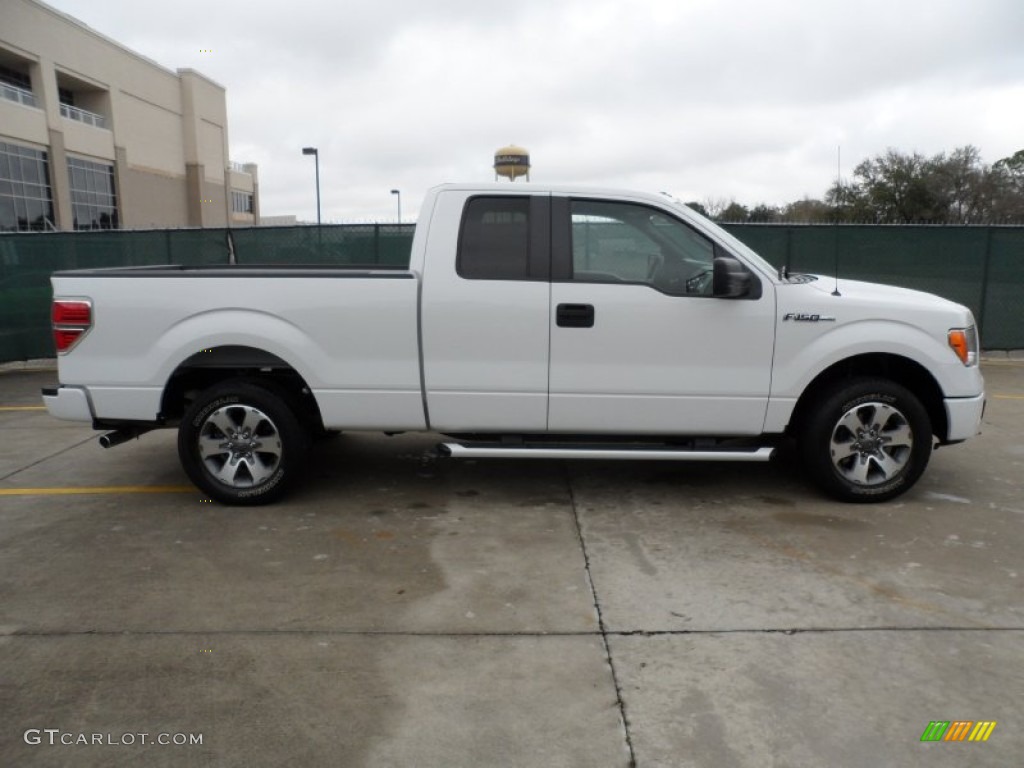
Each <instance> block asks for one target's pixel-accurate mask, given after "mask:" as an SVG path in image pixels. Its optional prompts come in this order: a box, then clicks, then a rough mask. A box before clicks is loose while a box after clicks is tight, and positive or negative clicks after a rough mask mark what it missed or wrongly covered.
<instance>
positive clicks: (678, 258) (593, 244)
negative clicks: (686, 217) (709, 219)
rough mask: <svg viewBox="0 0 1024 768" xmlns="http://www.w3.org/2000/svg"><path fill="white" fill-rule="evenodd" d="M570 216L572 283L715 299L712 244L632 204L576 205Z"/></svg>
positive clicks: (581, 202) (651, 210)
mask: <svg viewBox="0 0 1024 768" xmlns="http://www.w3.org/2000/svg"><path fill="white" fill-rule="evenodd" d="M571 211H572V267H573V280H574V281H576V282H591V283H634V284H635V283H640V284H643V285H650V286H651V287H652V288H656V289H657V290H659V291H662V292H663V293H669V294H673V295H684V294H685V295H694V294H695V295H699V296H710V295H711V294H712V282H713V281H712V275H713V272H712V268H713V264H714V252H715V248H714V244H713V243H712V242H711V241H710V240H708V239H707V238H706V237H704V236H703V235H701V234H699V233H698V232H696V231H695V230H693V229H691V228H690V227H688V226H686V225H685V224H683V223H682V222H681V221H678V220H677V219H674V218H672V217H670V216H668V215H666V214H664V213H662V212H660V211H658V210H656V209H654V208H648V207H646V206H643V205H637V204H634V203H615V202H601V201H594V200H574V201H572V208H571Z"/></svg>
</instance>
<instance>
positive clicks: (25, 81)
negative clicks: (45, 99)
mask: <svg viewBox="0 0 1024 768" xmlns="http://www.w3.org/2000/svg"><path fill="white" fill-rule="evenodd" d="M0 98H3V99H7V100H8V101H16V102H18V103H19V104H24V105H25V106H26V107H34V106H36V97H35V95H34V94H33V93H32V80H31V79H30V78H29V76H28V75H27V74H26V73H24V72H20V71H18V70H16V69H11V68H10V67H5V66H4V65H3V64H0Z"/></svg>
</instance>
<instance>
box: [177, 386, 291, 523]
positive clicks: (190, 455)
mask: <svg viewBox="0 0 1024 768" xmlns="http://www.w3.org/2000/svg"><path fill="white" fill-rule="evenodd" d="M308 448H309V437H308V435H307V433H306V431H305V430H304V429H303V427H302V426H301V422H300V420H299V418H298V417H297V416H296V415H295V409H294V408H293V407H292V406H291V405H290V403H289V397H288V395H287V393H286V392H285V391H284V390H281V389H278V388H276V387H274V386H273V384H272V383H269V382H268V383H266V384H264V383H262V382H259V383H257V382H254V381H252V380H249V379H232V380H229V381H225V382H221V383H220V384H216V385H214V386H212V387H210V388H209V389H207V390H206V391H204V392H203V393H201V394H200V395H199V397H197V398H196V399H195V401H194V402H193V403H192V404H191V405H190V406H189V408H188V410H187V411H186V412H185V416H184V418H183V419H182V421H181V425H180V426H179V427H178V456H179V458H180V459H181V465H182V467H184V469H185V472H186V473H187V474H188V476H189V478H190V479H191V480H192V482H193V483H195V484H196V486H197V487H198V488H199V489H200V490H202V491H204V492H205V493H207V494H208V495H209V496H210V498H212V499H215V500H217V501H219V502H221V503H222V504H230V505H237V506H249V505H256V504H268V503H270V502H272V501H276V500H277V499H279V498H281V497H282V496H283V495H284V494H285V493H286V492H287V491H288V490H290V489H291V488H292V487H293V486H294V484H295V483H296V482H297V481H298V480H299V478H300V476H301V474H302V469H303V466H304V464H305V459H306V453H307V451H308ZM261 449H262V450H261Z"/></svg>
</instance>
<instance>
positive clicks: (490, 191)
mask: <svg viewBox="0 0 1024 768" xmlns="http://www.w3.org/2000/svg"><path fill="white" fill-rule="evenodd" d="M52 282H53V290H54V300H53V324H54V326H53V327H54V338H55V343H56V347H57V351H58V353H59V355H58V356H59V380H60V384H59V386H57V387H56V388H52V389H46V390H44V391H43V399H44V400H45V402H46V405H47V406H48V408H49V410H50V413H51V414H53V415H54V416H56V417H58V418H63V419H73V420H78V421H88V422H92V424H93V426H94V428H96V429H104V430H112V431H111V432H110V433H109V434H106V435H104V436H103V437H101V438H100V441H101V443H102V444H103V445H104V446H105V447H110V446H111V445H116V444H117V443H120V442H124V441H125V440H128V439H131V438H133V437H136V436H138V435H139V434H141V433H143V432H145V431H148V430H150V429H153V428H157V427H175V426H176V427H177V428H178V451H179V454H180V458H181V462H182V464H183V466H184V468H185V471H186V472H187V473H188V475H189V477H190V478H191V479H192V480H193V482H194V483H195V484H196V485H197V486H199V488H201V489H202V490H203V491H205V492H206V493H207V494H209V495H210V496H211V497H212V498H214V499H217V500H219V501H221V502H224V503H228V504H257V503H264V502H267V501H270V500H272V499H276V498H278V497H280V496H281V494H282V493H284V492H285V491H286V489H288V488H290V487H292V486H293V484H294V483H295V481H296V480H297V479H298V478H299V477H300V475H301V472H302V468H303V464H304V458H305V455H306V452H307V450H308V449H309V447H310V444H311V442H312V441H311V437H313V436H314V435H315V434H316V433H317V432H323V431H333V430H376V431H384V432H399V431H408V430H420V431H427V430H430V431H434V432H438V433H441V434H443V435H445V436H447V439H448V441H449V442H445V443H443V444H442V445H441V449H442V452H443V453H445V454H448V455H451V456H455V457H460V456H472V457H510V458H511V457H515V458H531V457H535V458H573V459H586V458H596V459H648V460H657V459H660V460H686V461H767V460H768V459H770V458H771V457H772V455H773V453H774V451H775V449H776V447H777V446H778V445H779V444H780V442H781V441H782V440H784V439H786V438H793V439H795V443H796V445H797V447H798V450H799V452H800V455H801V457H802V459H803V462H804V464H805V466H806V469H807V472H808V474H809V476H810V477H811V478H812V479H813V480H814V481H815V482H816V483H817V484H818V485H819V486H821V488H822V489H824V490H825V491H826V492H828V493H830V494H832V495H834V496H836V497H838V498H840V499H844V500H847V501H882V500H886V499H890V498H893V497H894V496H896V495H898V494H900V493H902V492H904V491H906V490H907V489H908V488H910V487H911V486H912V485H913V484H914V483H915V482H916V481H917V479H918V478H919V477H920V475H921V473H922V472H923V471H924V469H925V466H926V465H927V463H928V459H929V456H930V454H931V451H932V448H933V444H940V445H941V444H949V443H955V442H959V441H962V440H965V439H966V438H969V437H972V436H973V435H975V434H977V432H978V430H979V425H980V422H981V417H982V412H983V409H984V404H985V395H984V381H983V379H982V375H981V372H980V370H979V367H978V335H977V332H976V329H975V322H974V318H973V317H972V315H971V312H970V311H969V310H968V309H967V308H966V307H963V306H960V305H958V304H954V303H952V302H949V301H946V300H944V299H941V298H939V297H937V296H932V295H929V294H925V293H919V292H915V291H910V290H904V289H900V288H893V287H887V286H882V285H874V284H868V283H860V282H853V281H846V280H834V279H833V278H826V277H820V276H813V275H802V274H786V273H785V272H784V271H783V272H781V273H780V272H779V271H778V270H776V269H775V268H773V267H772V266H771V265H770V264H768V263H767V262H765V261H764V260H763V259H761V258H760V257H759V256H758V255H757V254H756V253H754V252H753V251H751V250H750V249H749V248H748V247H746V246H745V245H743V244H742V243H741V242H739V241H738V240H737V239H736V238H734V237H732V236H731V235H729V234H728V233H726V232H724V231H723V230H722V229H720V228H719V227H717V226H715V225H714V224H713V223H711V222H710V221H708V220H706V219H704V218H703V217H701V216H700V215H699V214H697V213H695V212H694V211H692V210H691V209H690V208H688V207H686V206H684V205H682V204H680V203H678V202H676V201H674V200H672V199H670V198H669V197H667V196H663V195H647V194H641V193H632V192H621V191H608V190H594V189H578V188H562V187H545V186H540V185H535V184H530V185H525V186H515V187H513V186H511V185H507V184H506V185H444V186H440V187H437V188H435V189H433V190H431V191H430V192H429V193H428V195H427V197H426V199H425V201H424V204H423V208H422V213H421V216H420V223H419V224H418V226H417V228H416V234H415V237H414V240H413V244H412V252H411V256H410V262H409V266H408V269H401V270H399V269H374V268H361V267H352V266H344V267H343V266H339V267H300V266H289V267H275V266H272V267H243V266H225V267H180V266H166V267H138V268H115V269H95V270H84V271H68V272H58V273H56V274H55V275H53V278H52Z"/></svg>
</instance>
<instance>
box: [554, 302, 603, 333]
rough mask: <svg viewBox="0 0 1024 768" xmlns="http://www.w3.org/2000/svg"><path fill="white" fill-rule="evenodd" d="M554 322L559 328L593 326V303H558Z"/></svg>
mask: <svg viewBox="0 0 1024 768" xmlns="http://www.w3.org/2000/svg"><path fill="white" fill-rule="evenodd" d="M555 322H556V323H557V324H558V327H559V328H593V327H594V305H593V304H559V305H558V308H557V309H556V310H555Z"/></svg>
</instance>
